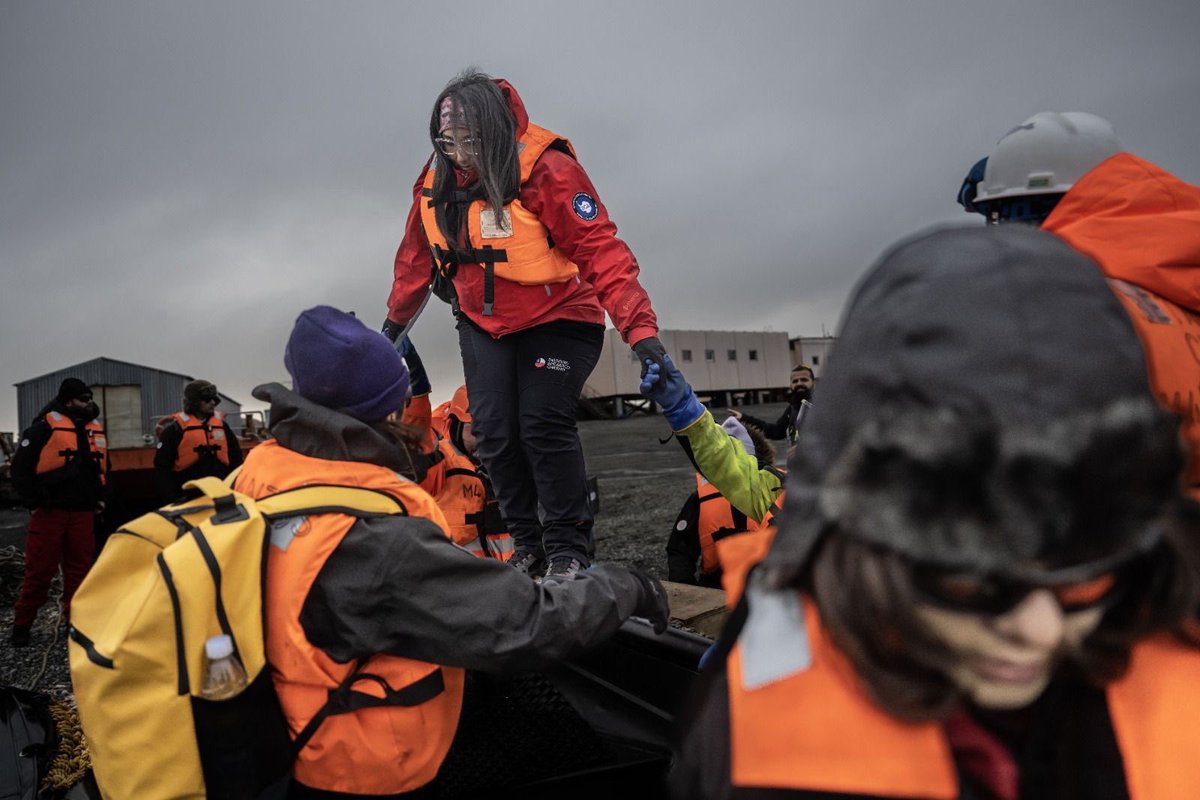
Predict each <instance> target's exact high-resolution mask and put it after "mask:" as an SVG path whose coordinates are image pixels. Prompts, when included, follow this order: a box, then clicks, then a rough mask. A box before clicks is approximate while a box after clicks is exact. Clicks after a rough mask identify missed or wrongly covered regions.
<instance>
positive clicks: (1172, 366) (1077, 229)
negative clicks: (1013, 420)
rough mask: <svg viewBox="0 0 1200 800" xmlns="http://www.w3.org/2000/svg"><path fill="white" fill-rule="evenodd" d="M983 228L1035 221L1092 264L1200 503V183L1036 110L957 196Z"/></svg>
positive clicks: (1067, 115)
mask: <svg viewBox="0 0 1200 800" xmlns="http://www.w3.org/2000/svg"><path fill="white" fill-rule="evenodd" d="M959 202H960V203H961V204H962V205H963V207H964V208H965V209H966V210H967V211H974V212H977V213H979V214H982V215H984V216H985V217H986V218H987V220H988V222H990V223H992V224H1001V225H1003V224H1009V223H1021V224H1027V225H1037V226H1040V227H1041V229H1042V230H1045V231H1049V232H1050V233H1053V234H1055V235H1057V236H1060V237H1061V238H1062V239H1064V240H1065V241H1066V242H1067V243H1068V244H1070V245H1071V246H1072V247H1074V248H1075V249H1076V250H1079V251H1080V252H1081V253H1084V254H1085V255H1087V256H1090V257H1091V258H1093V259H1095V260H1096V262H1097V263H1098V264H1099V265H1100V268H1101V269H1102V270H1103V271H1104V274H1105V275H1106V276H1108V279H1109V280H1108V283H1109V286H1110V287H1111V288H1112V290H1113V291H1114V292H1115V293H1116V295H1117V297H1118V298H1120V300H1121V302H1122V304H1124V306H1125V310H1126V311H1127V312H1128V313H1129V317H1130V319H1131V320H1133V326H1134V328H1135V329H1136V330H1137V332H1138V336H1139V337H1140V338H1141V340H1142V346H1143V347H1144V348H1145V351H1146V360H1147V362H1148V364H1149V369H1150V385H1151V387H1152V388H1153V389H1154V393H1155V395H1156V396H1157V397H1158V399H1159V402H1160V403H1162V405H1163V407H1164V408H1166V409H1167V410H1168V411H1171V412H1173V413H1175V414H1177V415H1178V416H1179V417H1180V420H1181V423H1182V424H1181V430H1182V433H1183V436H1184V438H1185V439H1186V440H1187V442H1188V446H1189V449H1190V451H1191V456H1192V457H1191V461H1190V464H1189V467H1188V472H1187V481H1188V484H1189V485H1190V486H1191V487H1192V493H1193V496H1195V497H1197V498H1198V499H1200V353H1198V351H1197V348H1196V334H1195V330H1196V328H1197V326H1200V269H1198V268H1197V266H1198V265H1200V186H1197V185H1195V184H1191V183H1185V182H1184V181H1182V180H1180V179H1179V178H1177V177H1175V176H1174V175H1172V174H1170V173H1169V172H1166V171H1165V170H1163V169H1162V168H1161V167H1158V166H1155V165H1154V164H1151V163H1150V162H1148V161H1146V160H1144V159H1141V158H1139V157H1137V156H1135V155H1134V154H1132V153H1128V152H1124V148H1123V147H1122V146H1121V142H1120V141H1119V140H1118V139H1117V136H1116V134H1115V133H1114V132H1113V128H1112V125H1110V124H1109V123H1108V121H1107V120H1104V119H1101V118H1100V117H1097V116H1095V115H1093V114H1086V113H1082V112H1075V111H1068V112H1063V113H1058V112H1043V113H1040V114H1035V115H1033V116H1032V117H1030V118H1029V119H1027V120H1025V122H1023V123H1022V124H1021V125H1018V126H1017V127H1015V128H1013V129H1012V130H1011V131H1009V132H1008V133H1007V134H1005V135H1004V137H1003V138H1001V139H1000V141H999V142H998V143H997V144H996V146H995V148H994V149H993V150H992V152H991V154H990V155H988V157H987V158H985V159H983V160H981V161H980V162H979V163H977V164H976V165H975V167H973V168H972V171H971V172H970V173H969V174H968V176H967V178H966V180H965V181H964V182H963V186H962V188H961V189H960V191H959Z"/></svg>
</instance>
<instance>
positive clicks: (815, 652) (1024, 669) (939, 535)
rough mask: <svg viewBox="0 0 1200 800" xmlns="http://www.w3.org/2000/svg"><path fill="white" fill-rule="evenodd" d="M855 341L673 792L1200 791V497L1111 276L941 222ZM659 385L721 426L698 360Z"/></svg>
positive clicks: (751, 577)
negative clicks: (696, 386)
mask: <svg viewBox="0 0 1200 800" xmlns="http://www.w3.org/2000/svg"><path fill="white" fill-rule="evenodd" d="M838 348H839V353H840V354H841V355H840V356H839V358H838V360H837V362H836V363H835V364H832V365H831V367H830V369H829V371H828V372H827V373H826V375H825V379H824V383H823V387H822V393H823V397H824V398H825V402H823V403H821V405H820V406H819V407H815V408H814V410H813V412H812V414H811V415H810V416H809V418H808V420H807V422H806V427H805V434H804V435H805V438H806V440H807V445H806V447H804V448H801V449H799V450H797V451H796V453H795V454H794V456H793V459H792V463H791V464H790V468H789V471H788V500H787V502H786V504H785V507H784V511H783V515H782V521H781V523H780V525H779V527H778V530H777V532H775V533H774V535H773V537H774V538H773V539H772V537H771V534H769V533H768V534H767V535H762V536H743V537H734V538H733V539H731V540H729V543H728V544H729V546H728V547H726V548H724V550H723V553H722V555H723V557H724V560H725V576H726V589H727V592H728V593H729V596H730V598H731V601H732V605H733V606H734V610H733V613H732V615H731V617H730V621H729V623H728V624H727V626H726V629H725V631H724V632H723V633H722V635H721V639H720V641H719V643H718V645H717V647H716V650H715V653H714V654H713V655H712V656H711V657H710V658H709V669H708V670H707V671H706V673H705V674H704V675H703V676H702V677H701V679H700V681H699V683H698V685H697V687H696V692H695V695H694V698H693V701H694V702H693V703H692V704H690V705H689V707H688V711H687V712H686V713H685V715H684V718H683V719H682V720H681V723H680V731H681V742H680V745H679V750H680V752H679V755H678V759H677V761H676V767H675V770H674V772H673V774H672V776H671V787H672V793H673V796H676V797H680V798H689V800H695V799H703V798H716V797H720V798H751V797H810V798H818V797H819V798H834V797H847V798H851V797H853V798H883V797H887V798H939V800H953V799H954V798H974V799H976V800H978V799H984V800H1018V798H1032V797H1088V798H1099V799H1100V800H1118V798H1120V799H1122V800H1149V798H1154V800H1164V799H1165V800H1176V799H1178V800H1182V798H1190V797H1193V796H1194V795H1195V790H1196V785H1197V783H1196V776H1195V756H1196V755H1197V754H1200V729H1197V727H1196V725H1195V715H1196V714H1197V713H1198V712H1200V683H1198V682H1197V680H1196V676H1197V675H1200V650H1197V649H1196V648H1195V647H1194V646H1193V645H1192V644H1191V643H1187V642H1185V641H1183V640H1182V639H1181V638H1179V637H1178V636H1177V635H1176V634H1177V631H1178V630H1179V626H1180V625H1181V624H1182V623H1183V622H1184V621H1185V620H1186V619H1187V617H1188V614H1189V612H1190V610H1191V609H1192V608H1194V606H1195V603H1196V602H1197V599H1198V598H1200V544H1198V540H1197V537H1195V535H1194V528H1195V525H1196V522H1195V511H1194V506H1193V505H1192V503H1191V501H1190V500H1189V499H1188V498H1186V497H1185V496H1184V494H1183V493H1182V491H1181V489H1182V484H1181V482H1180V476H1181V473H1182V469H1183V465H1184V454H1183V452H1182V448H1181V446H1180V442H1179V439H1178V436H1177V433H1176V423H1175V421H1174V420H1173V419H1172V418H1171V417H1170V416H1169V415H1167V414H1166V413H1164V412H1163V411H1162V409H1161V408H1159V407H1158V405H1157V404H1156V403H1155V401H1154V399H1153V398H1152V396H1151V394H1150V391H1149V387H1148V385H1147V382H1146V376H1145V360H1144V358H1143V355H1142V352H1141V348H1140V347H1139V345H1138V341H1137V338H1136V336H1135V334H1134V332H1133V330H1132V329H1131V327H1130V324H1129V321H1128V318H1127V316H1126V315H1125V314H1124V312H1123V310H1122V309H1121V306H1120V304H1119V303H1118V302H1117V301H1116V300H1115V299H1114V297H1113V296H1112V294H1111V293H1110V292H1108V291H1107V290H1106V287H1105V283H1104V280H1103V276H1102V275H1101V274H1100V272H1099V270H1098V269H1097V268H1096V266H1095V264H1094V263H1093V262H1091V260H1090V259H1088V258H1086V257H1085V256H1083V255H1081V254H1079V253H1078V252H1076V251H1074V250H1072V249H1071V248H1069V247H1068V246H1066V245H1065V244H1064V243H1063V242H1062V241H1060V240H1058V239H1056V238H1055V237H1052V236H1049V235H1047V234H1045V233H1042V232H1039V231H1035V230H1029V229H1025V228H1017V227H1011V228H1001V229H997V228H983V229H970V230H968V229H958V230H945V231H939V232H934V233H932V234H926V235H922V236H918V237H915V238H913V239H911V240H908V241H906V242H903V243H901V244H899V245H898V246H896V247H895V248H893V249H892V250H891V251H890V252H889V253H888V254H886V255H885V256H884V258H883V259H882V260H881V261H880V263H879V264H878V265H877V266H876V267H875V268H874V269H872V270H871V271H870V272H869V273H868V274H867V276H866V277H865V279H864V280H863V281H862V282H861V283H860V284H859V286H858V288H857V289H856V291H855V294H854V296H853V298H852V299H851V300H850V302H849V304H848V305H847V310H846V312H845V314H844V317H843V322H842V325H841V333H840V336H839V339H838ZM1085 349H1086V350H1087V351H1088V352H1089V353H1090V354H1091V355H1090V357H1089V358H1086V359H1083V358H1080V357H1079V353H1080V352H1082V351H1083V350H1085ZM647 377H648V382H649V383H650V384H651V386H650V387H649V388H650V395H651V396H652V397H653V399H655V400H656V401H657V402H659V403H661V404H662V405H663V408H664V413H665V414H667V415H668V420H670V421H671V424H672V427H673V428H677V429H681V430H687V429H688V427H689V426H696V425H701V426H703V425H704V420H705V412H704V411H703V407H702V406H700V405H699V403H698V402H697V401H696V399H695V395H694V393H693V392H692V391H691V389H690V388H689V387H688V386H687V384H686V382H685V381H683V379H682V376H680V375H679V374H678V372H677V371H674V370H672V369H670V366H669V369H668V372H667V373H665V374H658V370H657V369H652V370H651V371H650V372H649V373H648V376H647ZM897 387H903V391H897ZM723 452H724V454H723V455H722V453H716V454H715V455H716V457H717V458H721V459H724V460H729V455H728V451H723ZM713 455H714V453H713V452H711V451H706V452H705V453H700V452H697V456H707V457H712V456H713ZM700 460H702V459H700ZM722 488H724V487H722Z"/></svg>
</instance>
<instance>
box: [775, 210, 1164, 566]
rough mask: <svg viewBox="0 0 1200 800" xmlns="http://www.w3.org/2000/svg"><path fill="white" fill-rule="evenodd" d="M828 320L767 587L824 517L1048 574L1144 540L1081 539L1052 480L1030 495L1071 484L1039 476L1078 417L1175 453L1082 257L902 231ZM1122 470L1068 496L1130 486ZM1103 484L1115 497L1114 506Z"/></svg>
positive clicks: (1020, 239)
mask: <svg viewBox="0 0 1200 800" xmlns="http://www.w3.org/2000/svg"><path fill="white" fill-rule="evenodd" d="M840 327H841V332H840V334H839V337H838V340H837V347H836V349H835V354H834V355H833V357H832V359H831V361H830V365H829V367H827V369H826V373H825V376H824V378H823V380H822V383H821V384H820V386H819V387H818V389H817V390H816V392H815V393H814V394H815V396H816V400H815V404H814V405H813V406H812V408H811V409H810V411H809V413H808V415H807V417H806V419H805V423H804V428H803V431H802V433H801V436H800V441H799V444H798V446H797V447H796V451H795V454H794V456H793V458H792V462H791V463H790V464H789V470H788V481H787V499H786V501H785V502H786V506H785V509H784V512H783V515H782V517H783V523H782V524H781V526H780V529H779V532H778V534H777V536H776V538H775V542H774V545H773V546H772V549H771V552H770V553H769V554H768V556H767V558H766V559H765V560H764V562H763V565H762V578H763V579H764V580H765V581H766V583H767V585H768V586H773V587H783V586H786V585H790V584H793V583H794V581H795V580H796V579H797V578H798V577H799V576H800V574H801V572H802V571H803V570H804V568H805V567H806V565H807V563H808V561H809V559H810V557H811V555H812V553H813V552H814V545H816V543H817V542H818V540H819V539H820V537H821V536H822V535H824V533H825V532H827V531H828V530H832V529H833V527H834V524H835V523H836V525H837V527H838V529H839V530H842V531H853V533H851V534H848V535H853V536H854V537H855V538H858V539H860V540H865V541H867V542H868V543H871V544H874V545H879V546H881V547H884V548H887V549H891V550H893V551H896V552H899V553H901V554H903V555H905V556H908V557H910V558H912V559H913V560H916V561H921V562H932V563H936V564H943V565H946V566H955V567H961V568H970V569H974V570H981V571H997V572H1009V573H1019V572H1020V571H1021V570H1024V569H1025V568H1026V565H1028V564H1030V563H1037V564H1041V565H1044V566H1045V567H1046V568H1047V569H1060V568H1063V567H1064V566H1068V565H1064V564H1062V563H1057V562H1061V561H1062V560H1063V559H1067V560H1072V559H1073V560H1074V562H1075V563H1082V562H1083V561H1086V560H1090V561H1091V562H1092V563H1094V562H1095V561H1096V560H1097V559H1102V558H1107V557H1108V556H1109V555H1111V554H1113V553H1115V552H1116V551H1118V550H1121V551H1123V552H1124V551H1126V550H1127V549H1128V548H1138V549H1141V548H1144V547H1145V546H1146V543H1145V542H1144V541H1141V540H1139V541H1132V540H1128V541H1127V539H1129V537H1131V536H1132V537H1135V538H1136V537H1140V536H1142V535H1143V534H1142V533H1140V532H1139V533H1137V534H1136V536H1135V535H1134V534H1130V533H1129V530H1130V529H1131V528H1135V529H1137V530H1138V531H1144V530H1146V528H1147V526H1146V525H1145V524H1144V520H1142V521H1141V522H1140V523H1138V524H1137V525H1134V524H1132V523H1131V524H1130V525H1128V526H1126V525H1122V524H1119V523H1118V522H1116V521H1113V522H1112V524H1109V523H1108V522H1103V523H1100V524H1101V526H1102V527H1105V530H1106V531H1108V533H1105V532H1103V531H1102V532H1096V533H1095V535H1091V534H1089V535H1088V536H1086V537H1083V538H1084V539H1086V540H1087V541H1086V542H1084V543H1083V544H1080V542H1079V541H1078V540H1079V538H1080V537H1078V536H1075V534H1076V533H1078V531H1079V529H1080V526H1081V524H1083V523H1088V524H1091V522H1089V521H1088V520H1084V521H1082V522H1081V521H1080V519H1078V509H1079V507H1080V506H1081V505H1086V503H1084V504H1080V503H1077V502H1075V501H1077V500H1078V498H1077V497H1075V496H1074V495H1071V494H1070V492H1069V491H1067V490H1066V489H1064V492H1066V494H1067V495H1068V496H1067V497H1066V498H1065V499H1063V498H1061V497H1058V496H1053V497H1052V496H1051V495H1052V494H1053V493H1052V492H1051V491H1049V490H1047V491H1045V492H1043V494H1044V495H1045V497H1039V496H1037V495H1038V487H1041V486H1042V483H1041V481H1042V480H1043V479H1044V480H1045V481H1046V482H1047V483H1048V482H1051V481H1054V480H1060V481H1063V482H1065V483H1070V482H1071V481H1074V482H1075V483H1081V482H1082V481H1081V480H1080V477H1079V475H1078V474H1077V472H1070V471H1069V469H1064V472H1063V474H1061V475H1060V474H1058V473H1056V472H1055V469H1056V468H1057V467H1056V465H1057V464H1058V462H1060V461H1063V460H1064V459H1066V458H1068V454H1069V453H1070V452H1074V451H1077V450H1078V449H1079V448H1080V446H1081V444H1080V442H1081V441H1083V442H1085V443H1089V444H1090V443H1091V442H1092V440H1091V439H1082V437H1081V435H1080V434H1079V432H1078V425H1076V424H1075V423H1076V422H1077V421H1079V420H1080V419H1083V420H1092V421H1093V422H1094V421H1095V419H1097V418H1099V419H1100V420H1101V421H1102V422H1103V423H1104V424H1110V423H1111V426H1115V427H1116V428H1118V429H1121V430H1124V428H1123V427H1122V426H1124V425H1125V424H1126V423H1128V424H1134V423H1137V422H1139V421H1143V422H1144V421H1145V419H1146V418H1147V417H1150V418H1151V420H1152V424H1153V425H1158V426H1159V427H1161V426H1162V425H1166V426H1167V428H1166V433H1165V434H1163V435H1165V436H1166V437H1168V439H1170V440H1171V441H1172V442H1173V443H1174V444H1172V445H1171V446H1172V447H1175V453H1176V456H1177V458H1176V460H1175V461H1174V462H1173V461H1172V459H1171V458H1170V457H1167V458H1163V459H1161V461H1162V462H1163V470H1167V471H1169V470H1170V469H1175V470H1176V473H1175V474H1176V477H1175V481H1176V482H1177V481H1178V468H1179V460H1178V447H1177V444H1178V441H1177V437H1176V436H1175V423H1174V421H1173V420H1170V419H1169V418H1167V417H1166V415H1164V414H1162V413H1161V412H1160V411H1159V410H1158V408H1157V406H1156V405H1155V404H1154V402H1153V400H1152V399H1151V396H1150V392H1149V388H1148V385H1147V380H1146V367H1145V362H1144V360H1143V355H1142V350H1141V347H1140V345H1139V343H1138V339H1137V337H1136V335H1135V334H1134V332H1133V329H1132V326H1131V324H1130V322H1129V320H1128V318H1127V316H1126V314H1125V312H1124V311H1123V310H1122V308H1121V305H1120V303H1119V301H1118V300H1117V299H1116V297H1115V296H1114V295H1113V293H1112V292H1111V291H1110V290H1109V288H1108V286H1107V284H1106V282H1105V280H1104V278H1103V276H1102V275H1101V273H1100V271H1099V270H1098V268H1097V266H1096V265H1095V264H1094V263H1093V262H1092V261H1091V260H1090V259H1088V258H1087V257H1085V256H1083V255H1081V254H1080V253H1078V252H1077V251H1075V250H1073V249H1072V248H1071V247H1069V246H1067V245H1066V244H1064V243H1063V242H1062V241H1061V240H1060V239H1058V238H1056V237H1054V236H1050V235H1048V234H1045V233H1043V232H1040V231H1037V230H1034V229H1030V228H1024V227H1020V226H988V227H984V228H959V229H946V230H940V231H935V232H933V233H926V234H922V235H918V236H916V237H915V238H913V239H911V240H908V241H906V242H903V243H901V244H899V245H898V246H896V247H895V248H894V249H892V250H891V251H890V252H889V253H887V254H886V255H885V256H884V257H883V258H882V260H881V261H880V262H879V263H878V264H877V265H876V266H875V267H874V268H873V269H872V270H870V271H869V272H868V273H867V275H866V276H865V277H864V278H863V279H862V281H861V282H860V283H859V285H858V287H857V289H856V290H855V293H854V295H853V297H852V299H851V301H850V302H849V304H848V305H847V307H846V311H845V312H844V315H843V319H842V322H841V326H840ZM1156 431H1157V432H1158V433H1160V434H1161V433H1162V432H1161V431H1158V430H1157V429H1156ZM1160 441H1161V437H1160ZM1133 455H1134V456H1136V454H1133ZM1023 459H1024V460H1023ZM1088 463H1092V462H1088ZM1124 463H1126V464H1128V463H1130V462H1124ZM1135 463H1137V462H1135ZM1068 466H1069V465H1068ZM1108 469H1110V471H1113V472H1115V471H1116V470H1117V469H1118V468H1117V467H1115V466H1112V467H1108ZM1137 469H1141V470H1145V467H1144V466H1143V465H1142V464H1140V463H1138V467H1137ZM1039 470H1042V471H1041V472H1039ZM1124 470H1125V471H1124V472H1122V473H1121V475H1119V476H1100V477H1099V478H1097V480H1096V481H1094V482H1092V483H1088V484H1087V485H1086V486H1085V487H1084V488H1083V490H1079V489H1076V490H1075V491H1095V490H1099V491H1103V490H1104V486H1106V485H1107V484H1105V483H1104V481H1105V480H1107V479H1108V478H1109V477H1112V478H1113V480H1116V479H1118V478H1119V479H1120V480H1121V481H1125V482H1126V483H1128V473H1129V472H1131V471H1132V470H1130V468H1129V467H1125V468H1124ZM1149 471H1150V472H1154V471H1155V469H1154V468H1151V469H1150V470H1149ZM1087 477H1088V478H1091V476H1090V475H1088V476H1087ZM1143 477H1144V482H1149V483H1153V484H1154V486H1155V487H1157V488H1156V489H1155V490H1153V491H1151V492H1150V496H1153V498H1154V501H1155V502H1157V501H1158V499H1159V496H1160V495H1162V494H1163V493H1164V492H1167V493H1169V492H1171V491H1174V490H1175V486H1176V484H1173V483H1172V482H1171V480H1170V478H1168V479H1167V480H1166V484H1165V485H1166V487H1167V488H1165V489H1164V485H1163V483H1162V481H1163V479H1162V475H1161V474H1158V473H1157V472H1156V474H1155V475H1153V476H1150V475H1148V474H1147V475H1144V476H1143ZM1155 481H1157V483H1154V482H1155ZM1134 482H1135V483H1136V482H1137V481H1134ZM1025 484H1028V485H1025ZM1055 485H1056V486H1057V484H1055ZM1072 485H1074V484H1072ZM1122 485H1124V484H1122ZM1031 487H1032V489H1031ZM1143 488H1144V487H1142V486H1141V485H1140V484H1139V486H1138V489H1143ZM1130 491H1132V489H1131V490H1130ZM1155 491H1157V494H1155V493H1154V492H1155ZM1117 494H1120V495H1121V500H1116V499H1114V500H1113V501H1112V504H1113V505H1118V504H1119V503H1120V502H1124V501H1125V500H1127V499H1128V498H1127V493H1121V492H1118V493H1117ZM1031 495H1032V497H1031ZM1058 501H1061V503H1060V505H1059V506H1057V507H1053V508H1051V507H1050V505H1051V504H1052V503H1053V502H1058ZM1146 502H1149V501H1146ZM1146 502H1141V503H1137V504H1136V505H1140V506H1144V505H1145V504H1146ZM1101 505H1103V504H1101ZM1126 505H1128V503H1126ZM1124 507H1125V506H1120V508H1124ZM1048 518H1049V520H1050V521H1049V522H1047V521H1046V520H1047V519H1048ZM1085 527H1086V526H1085ZM1071 543H1074V545H1079V546H1080V548H1082V549H1079V548H1076V549H1075V550H1070V548H1069V547H1067V544H1071ZM1074 545H1073V546H1074ZM1068 551H1070V552H1068ZM1052 562H1055V563H1052ZM1036 569H1041V567H1037V568H1036Z"/></svg>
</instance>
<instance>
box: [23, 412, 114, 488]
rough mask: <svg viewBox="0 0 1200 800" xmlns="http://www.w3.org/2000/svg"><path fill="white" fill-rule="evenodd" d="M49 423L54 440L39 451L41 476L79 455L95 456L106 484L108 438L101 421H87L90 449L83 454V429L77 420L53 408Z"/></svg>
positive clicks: (48, 415)
mask: <svg viewBox="0 0 1200 800" xmlns="http://www.w3.org/2000/svg"><path fill="white" fill-rule="evenodd" d="M45 420H46V424H47V425H49V426H50V439H49V440H47V442H46V444H45V445H43V446H42V451H41V453H39V454H38V461H37V469H36V472H37V474H38V475H44V474H46V473H47V472H53V471H54V470H56V469H62V468H63V467H65V466H67V465H68V464H70V463H71V462H73V461H75V460H76V459H79V458H91V459H92V460H93V461H94V462H95V464H96V467H97V469H98V470H99V472H100V483H101V484H103V483H104V472H105V470H106V469H107V467H108V438H107V437H106V436H105V435H104V428H103V426H101V425H100V423H98V422H85V423H84V424H83V428H84V430H85V431H86V432H87V442H88V452H86V453H80V452H79V451H80V447H79V429H78V428H77V427H76V425H75V420H73V419H71V418H70V417H68V416H67V415H65V414H60V413H58V412H57V411H51V412H49V413H48V414H46V416H45Z"/></svg>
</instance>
